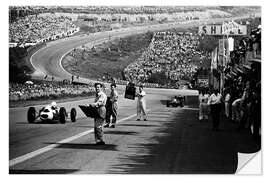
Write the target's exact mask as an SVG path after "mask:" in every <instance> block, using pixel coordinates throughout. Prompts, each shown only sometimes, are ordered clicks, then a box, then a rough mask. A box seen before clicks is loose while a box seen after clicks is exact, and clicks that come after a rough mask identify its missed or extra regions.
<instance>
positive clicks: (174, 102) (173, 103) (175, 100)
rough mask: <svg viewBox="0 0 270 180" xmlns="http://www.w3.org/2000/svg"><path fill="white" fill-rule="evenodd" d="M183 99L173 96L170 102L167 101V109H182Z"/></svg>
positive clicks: (182, 97) (180, 96)
mask: <svg viewBox="0 0 270 180" xmlns="http://www.w3.org/2000/svg"><path fill="white" fill-rule="evenodd" d="M184 102H185V97H184V96H182V95H179V96H174V97H172V98H171V100H167V104H166V105H167V107H170V106H172V107H178V106H180V107H184Z"/></svg>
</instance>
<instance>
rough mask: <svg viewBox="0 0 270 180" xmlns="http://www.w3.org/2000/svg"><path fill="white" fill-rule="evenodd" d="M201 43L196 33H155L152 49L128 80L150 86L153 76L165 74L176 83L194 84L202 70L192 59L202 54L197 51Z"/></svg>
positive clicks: (133, 67)
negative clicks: (195, 77)
mask: <svg viewBox="0 0 270 180" xmlns="http://www.w3.org/2000/svg"><path fill="white" fill-rule="evenodd" d="M198 40H199V37H198V35H195V34H192V33H179V32H171V31H165V32H156V33H154V36H153V39H152V42H151V44H150V45H149V47H148V49H147V50H146V51H145V52H144V53H143V54H142V56H141V57H140V58H139V59H138V60H137V61H135V62H134V63H132V64H130V65H129V66H128V67H127V68H126V69H125V70H124V73H125V77H126V79H128V80H133V81H136V82H146V81H147V80H148V79H149V78H150V76H151V74H153V73H158V72H162V71H165V74H167V76H168V78H169V79H170V80H172V81H179V80H191V78H192V77H193V75H194V73H195V72H196V71H197V69H198V67H197V66H196V65H193V64H192V63H191V61H192V58H193V56H195V55H199V56H200V55H201V54H202V52H200V51H199V50H197V46H198V43H199V41H198ZM134 78H135V79H134Z"/></svg>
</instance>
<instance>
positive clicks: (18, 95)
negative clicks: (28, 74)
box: [9, 82, 95, 101]
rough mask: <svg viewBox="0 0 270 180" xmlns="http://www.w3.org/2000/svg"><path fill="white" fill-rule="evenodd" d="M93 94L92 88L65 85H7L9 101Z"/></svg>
mask: <svg viewBox="0 0 270 180" xmlns="http://www.w3.org/2000/svg"><path fill="white" fill-rule="evenodd" d="M94 92H95V89H94V86H93V85H92V86H89V85H74V84H66V83H51V82H40V83H31V84H27V83H25V84H18V83H10V84H9V100H10V101H19V100H31V99H32V100H34V99H42V98H46V99H48V98H50V97H53V98H57V97H64V96H66V97H69V96H80V95H91V94H92V93H94Z"/></svg>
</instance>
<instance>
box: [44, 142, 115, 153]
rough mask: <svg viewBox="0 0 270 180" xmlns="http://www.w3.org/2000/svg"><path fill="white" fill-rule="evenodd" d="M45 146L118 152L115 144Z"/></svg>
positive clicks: (59, 144) (58, 144)
mask: <svg viewBox="0 0 270 180" xmlns="http://www.w3.org/2000/svg"><path fill="white" fill-rule="evenodd" d="M44 144H56V145H57V146H56V147H55V148H63V149H88V150H92V149H93V150H99V149H100V150H109V151H118V150H117V149H116V147H117V146H116V145H115V144H105V145H96V144H78V143H44Z"/></svg>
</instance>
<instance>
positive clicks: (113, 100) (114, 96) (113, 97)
mask: <svg viewBox="0 0 270 180" xmlns="http://www.w3.org/2000/svg"><path fill="white" fill-rule="evenodd" d="M115 88H116V84H115V83H112V84H111V94H110V98H109V99H110V105H109V107H108V108H109V110H108V111H107V115H106V125H105V126H104V127H110V128H115V124H116V119H117V109H118V105H117V100H118V93H117V91H116V90H115ZM111 116H112V123H111V126H110V122H111Z"/></svg>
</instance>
